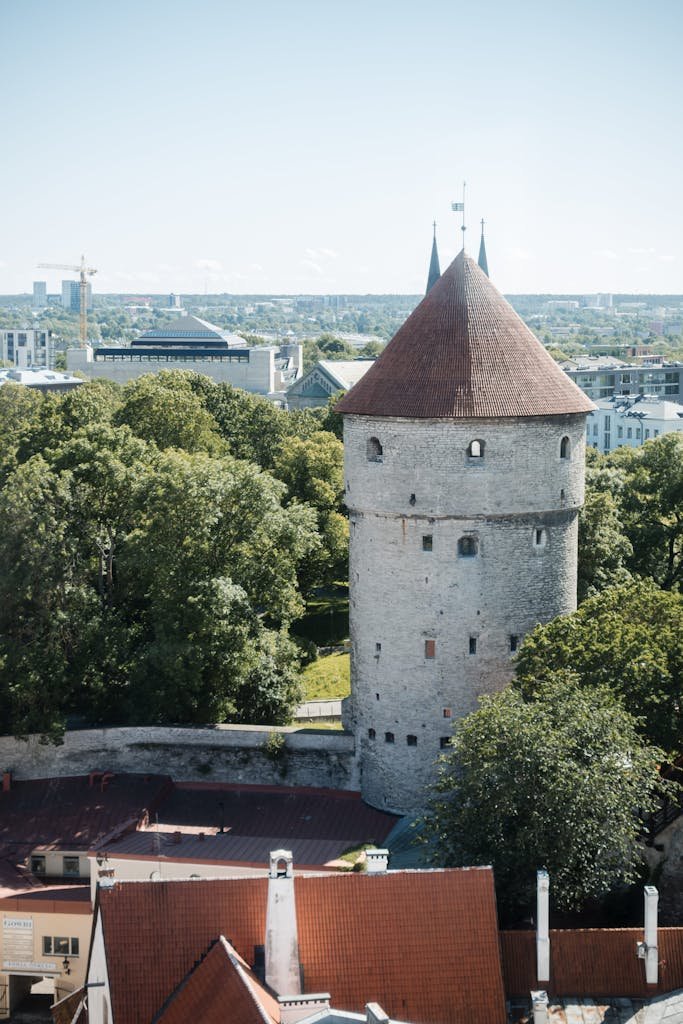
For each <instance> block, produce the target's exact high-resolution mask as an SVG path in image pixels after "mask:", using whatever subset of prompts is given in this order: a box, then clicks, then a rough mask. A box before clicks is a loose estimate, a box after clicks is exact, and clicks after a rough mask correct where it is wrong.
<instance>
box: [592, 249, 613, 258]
mask: <svg viewBox="0 0 683 1024" xmlns="http://www.w3.org/2000/svg"><path fill="white" fill-rule="evenodd" d="M593 255H594V256H597V257H598V258H599V259H601V260H618V259H619V253H618V252H615V251H614V249H594V250H593Z"/></svg>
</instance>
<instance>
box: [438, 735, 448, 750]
mask: <svg viewBox="0 0 683 1024" xmlns="http://www.w3.org/2000/svg"><path fill="white" fill-rule="evenodd" d="M450 742H451V738H450V736H441V737H440V739H439V746H440V747H441V749H442V750H445V749H446V747H448V746H449V744H450Z"/></svg>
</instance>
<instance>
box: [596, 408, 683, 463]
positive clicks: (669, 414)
mask: <svg viewBox="0 0 683 1024" xmlns="http://www.w3.org/2000/svg"><path fill="white" fill-rule="evenodd" d="M674 431H676V432H679V431H683V405H679V404H678V402H667V401H665V400H664V399H661V398H650V397H649V396H644V397H642V398H641V396H640V395H636V397H635V398H628V397H621V398H620V397H617V396H615V397H614V398H611V399H601V400H600V401H598V402H597V409H595V411H594V412H592V413H589V414H588V419H587V421H586V443H587V444H588V445H590V446H591V447H593V448H597V449H598V451H601V452H602V453H603V454H607V452H611V451H614V449H615V448H622V447H624V445H625V446H626V447H628V448H638V447H639V446H640V445H641V444H645V442H646V441H652V440H654V439H655V438H656V437H661V435H662V434H671V433H673V432H674Z"/></svg>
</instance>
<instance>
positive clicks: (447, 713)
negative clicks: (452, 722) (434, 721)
mask: <svg viewBox="0 0 683 1024" xmlns="http://www.w3.org/2000/svg"><path fill="white" fill-rule="evenodd" d="M443 717H444V718H450V717H451V709H450V708H444V709H443Z"/></svg>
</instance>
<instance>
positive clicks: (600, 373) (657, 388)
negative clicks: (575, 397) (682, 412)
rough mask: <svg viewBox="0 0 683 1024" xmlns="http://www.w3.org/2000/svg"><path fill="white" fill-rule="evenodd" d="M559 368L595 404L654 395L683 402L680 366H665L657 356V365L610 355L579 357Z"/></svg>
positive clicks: (676, 364)
mask: <svg viewBox="0 0 683 1024" xmlns="http://www.w3.org/2000/svg"><path fill="white" fill-rule="evenodd" d="M561 365H562V369H563V370H564V371H565V372H566V373H567V374H568V375H569V376H570V377H571V379H572V380H573V381H574V383H575V384H578V386H579V387H580V388H581V390H582V391H583V392H585V394H587V395H588V397H589V398H592V399H593V401H595V402H597V401H598V400H599V399H601V398H611V397H612V395H627V396H632V397H635V396H636V395H656V396H657V397H658V398H666V399H670V400H671V401H673V402H680V401H681V399H683V363H664V362H662V361H661V358H660V357H657V361H656V362H648V363H647V364H637V363H636V364H634V363H624V362H621V361H620V360H619V359H615V358H613V357H612V356H579V357H577V358H576V359H573V360H567V361H566V362H564V363H562V364H561Z"/></svg>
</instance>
